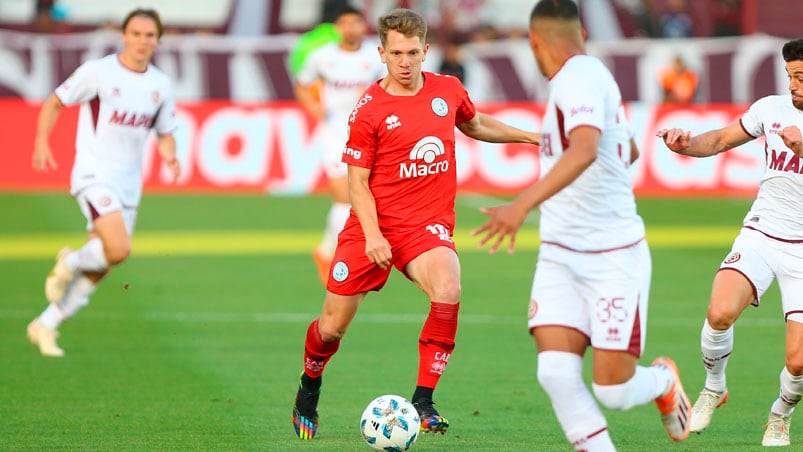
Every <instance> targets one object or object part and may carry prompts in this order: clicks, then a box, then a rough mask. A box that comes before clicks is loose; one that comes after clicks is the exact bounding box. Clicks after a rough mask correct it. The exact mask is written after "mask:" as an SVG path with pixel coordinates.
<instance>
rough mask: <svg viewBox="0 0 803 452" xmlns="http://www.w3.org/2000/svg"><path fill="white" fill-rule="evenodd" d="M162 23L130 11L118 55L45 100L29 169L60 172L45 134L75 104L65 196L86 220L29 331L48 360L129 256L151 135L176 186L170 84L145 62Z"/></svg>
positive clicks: (150, 13)
mask: <svg viewBox="0 0 803 452" xmlns="http://www.w3.org/2000/svg"><path fill="white" fill-rule="evenodd" d="M161 36H162V23H161V20H160V19H159V15H158V13H157V12H156V11H154V10H152V9H136V10H134V11H131V12H130V13H129V14H128V15H127V16H126V17H125V19H124V20H123V23H122V41H123V49H122V51H120V52H119V53H117V54H113V55H108V56H106V57H104V58H100V59H97V60H90V61H87V62H85V63H84V64H82V65H81V66H80V67H79V68H78V69H76V70H75V72H74V73H73V74H72V75H71V76H70V77H69V78H68V79H67V80H65V81H64V82H63V83H62V84H61V85H59V86H58V87H57V88H56V90H55V92H54V93H53V94H52V95H50V97H48V98H47V100H46V101H45V103H44V105H43V106H42V110H41V112H40V113H39V120H38V124H37V131H36V139H35V144H34V152H33V161H32V164H33V168H34V169H36V170H38V171H48V170H50V169H55V168H56V167H57V165H56V161H55V159H54V158H53V154H52V152H51V150H50V145H49V143H48V138H49V135H50V131H51V129H52V128H53V124H54V123H55V121H56V118H57V117H58V113H59V110H60V109H61V107H63V106H65V105H73V104H79V103H80V104H81V110H80V113H79V118H78V128H77V132H76V137H75V151H76V154H75V163H74V164H73V168H72V177H71V183H70V194H71V195H72V196H74V197H75V198H76V200H77V201H78V205H79V207H80V208H81V212H82V213H83V214H84V216H85V217H86V219H87V231H88V233H89V234H88V240H87V242H86V243H85V244H84V245H83V246H82V247H81V248H79V249H77V250H74V251H73V250H71V249H70V248H63V249H62V250H61V251H60V252H59V253H58V256H57V258H56V265H55V266H54V267H53V270H52V271H51V272H50V274H49V275H48V277H47V279H46V281H45V295H46V297H47V299H48V301H50V305H48V307H47V308H46V309H45V310H44V312H42V313H41V314H40V315H39V316H38V317H37V318H35V319H34V320H33V321H32V322H31V323H30V324H29V325H28V339H29V340H30V341H31V342H32V343H33V344H34V345H38V346H39V351H40V352H41V353H42V355H45V356H63V355H64V351H63V350H62V349H61V348H59V346H58V344H57V343H56V337H57V336H58V331H57V330H58V327H59V325H61V323H62V322H64V321H65V320H67V319H68V318H70V317H72V316H73V315H75V313H76V312H78V310H79V309H81V308H82V307H84V306H86V305H87V304H88V303H89V297H90V296H91V295H92V294H93V293H94V292H95V288H96V286H97V284H98V282H99V281H100V280H101V279H102V278H103V277H104V276H105V275H106V274H107V273H108V272H109V269H110V268H111V266H114V265H117V264H119V263H121V262H123V261H124V260H125V259H126V258H127V257H128V255H129V253H130V252H131V234H132V233H133V232H134V223H135V220H136V215H137V205H138V204H139V200H140V196H141V194H142V157H143V154H144V151H145V147H146V143H147V138H148V135H149V133H150V131H151V129H154V130H155V131H156V133H157V135H158V150H159V155H160V156H161V158H162V160H163V161H164V162H165V164H166V165H167V168H168V169H169V170H170V172H171V173H172V176H173V178H174V180H175V179H176V178H178V175H179V170H180V168H179V162H178V160H176V142H175V140H174V139H173V130H174V129H175V128H176V118H175V116H176V111H175V109H176V108H175V102H174V100H173V91H172V88H171V84H170V79H169V78H168V77H167V75H165V74H164V73H163V72H161V71H160V70H159V69H157V68H156V67H154V66H153V65H151V64H150V60H151V56H152V55H153V52H154V50H155V49H156V46H157V45H158V43H159V38H160V37H161Z"/></svg>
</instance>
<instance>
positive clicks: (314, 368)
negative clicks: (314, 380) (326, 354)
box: [304, 358, 324, 373]
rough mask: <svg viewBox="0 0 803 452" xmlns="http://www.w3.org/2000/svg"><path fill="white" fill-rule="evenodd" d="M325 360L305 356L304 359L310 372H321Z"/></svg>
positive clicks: (305, 365)
mask: <svg viewBox="0 0 803 452" xmlns="http://www.w3.org/2000/svg"><path fill="white" fill-rule="evenodd" d="M323 365H324V363H323V361H315V360H314V359H309V358H305V359H304V367H306V368H307V370H309V371H310V372H316V373H317V372H320V371H322V370H323Z"/></svg>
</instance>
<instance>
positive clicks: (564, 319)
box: [528, 245, 615, 452]
mask: <svg viewBox="0 0 803 452" xmlns="http://www.w3.org/2000/svg"><path fill="white" fill-rule="evenodd" d="M570 264H571V259H570V256H569V254H568V253H567V252H566V250H562V249H560V248H558V247H555V246H552V245H541V250H540V251H539V255H538V265H537V266H536V270H535V276H534V278H533V286H532V293H531V296H530V308H529V320H528V327H529V328H530V332H531V333H532V335H533V337H534V340H535V347H536V350H537V351H538V371H537V372H538V373H537V376H538V382H539V383H540V385H541V387H542V388H543V389H544V391H545V392H546V393H547V395H548V396H549V399H550V401H551V402H552V409H553V411H554V412H555V416H556V417H557V419H558V423H559V424H560V426H561V428H562V429H563V432H564V434H565V435H566V439H567V440H568V441H569V443H570V444H572V445H573V446H574V447H575V448H576V449H577V450H588V451H595V452H597V451H612V450H615V447H614V445H613V442H612V441H611V437H610V435H609V433H608V424H607V421H606V420H605V416H604V415H603V414H602V410H600V408H599V406H598V405H597V402H596V400H594V397H593V396H592V395H591V392H590V391H589V390H588V387H587V386H586V384H585V382H584V381H583V374H582V371H583V354H584V353H585V350H586V348H587V347H588V345H589V344H590V341H589V338H590V334H591V333H590V329H589V321H588V315H589V313H588V311H587V307H586V305H585V303H584V302H583V300H582V298H581V296H580V294H579V293H578V292H577V288H576V286H575V284H576V282H577V281H576V279H575V275H574V273H573V272H572V269H571V267H570Z"/></svg>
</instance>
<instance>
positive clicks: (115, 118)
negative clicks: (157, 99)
mask: <svg viewBox="0 0 803 452" xmlns="http://www.w3.org/2000/svg"><path fill="white" fill-rule="evenodd" d="M153 121H154V117H153V116H151V115H146V114H137V113H133V112H128V111H119V110H114V111H113V112H112V116H111V118H109V122H110V123H111V124H118V125H121V126H129V127H145V128H146V129H150V128H151V126H153Z"/></svg>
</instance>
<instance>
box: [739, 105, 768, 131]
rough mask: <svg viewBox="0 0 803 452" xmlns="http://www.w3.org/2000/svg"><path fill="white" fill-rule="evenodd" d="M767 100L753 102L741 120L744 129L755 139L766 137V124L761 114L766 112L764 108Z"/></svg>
mask: <svg viewBox="0 0 803 452" xmlns="http://www.w3.org/2000/svg"><path fill="white" fill-rule="evenodd" d="M766 99H767V98H766V97H765V98H762V99H759V100H757V101H755V102H753V104H752V105H750V108H748V109H747V111H746V112H744V114H743V115H742V118H741V119H740V120H739V123H740V124H741V125H742V129H743V130H744V131H745V132H746V133H747V134H748V135H750V136H751V137H753V138H758V137H760V136H762V135H764V122H763V121H762V120H761V116H762V114H761V113H762V111H763V110H764V108H763V106H764V103H765V102H766Z"/></svg>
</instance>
